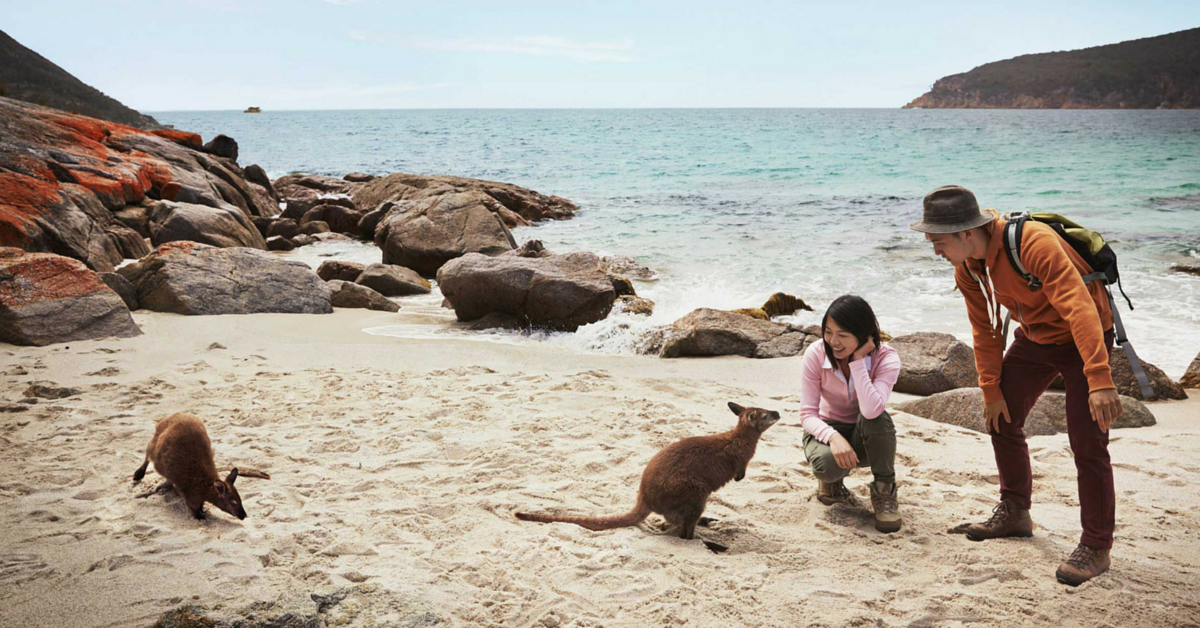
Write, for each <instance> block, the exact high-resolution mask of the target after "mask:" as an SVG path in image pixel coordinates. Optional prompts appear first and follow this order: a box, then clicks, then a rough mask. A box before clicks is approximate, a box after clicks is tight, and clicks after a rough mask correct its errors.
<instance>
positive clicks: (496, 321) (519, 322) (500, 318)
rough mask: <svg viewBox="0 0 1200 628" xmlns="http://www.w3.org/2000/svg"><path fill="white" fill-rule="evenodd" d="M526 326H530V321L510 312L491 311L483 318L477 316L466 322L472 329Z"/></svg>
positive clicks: (483, 329)
mask: <svg viewBox="0 0 1200 628" xmlns="http://www.w3.org/2000/svg"><path fill="white" fill-rule="evenodd" d="M526 327H529V323H526V322H525V319H524V318H521V317H520V316H517V315H516V314H509V313H508V312H489V313H487V314H484V315H483V317H482V318H477V319H475V320H473V321H471V322H469V323H467V324H466V328H467V329H469V330H471V331H485V330H488V329H525V328H526Z"/></svg>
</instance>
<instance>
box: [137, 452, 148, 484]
mask: <svg viewBox="0 0 1200 628" xmlns="http://www.w3.org/2000/svg"><path fill="white" fill-rule="evenodd" d="M149 465H150V459H149V458H147V459H146V460H143V461H142V466H140V467H138V468H137V471H134V472H133V483H134V484H137V483H138V482H141V481H142V478H144V477H146V467H147V466H149Z"/></svg>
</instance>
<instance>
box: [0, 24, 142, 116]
mask: <svg viewBox="0 0 1200 628" xmlns="http://www.w3.org/2000/svg"><path fill="white" fill-rule="evenodd" d="M0 96H4V97H7V98H13V99H16V100H22V101H25V102H28V103H33V104H35V105H41V106H43V107H53V108H54V109H61V110H63V111H67V112H70V113H78V114H82V115H85V116H90V117H93V118H100V119H101V120H108V121H109V122H118V123H120V124H128V125H129V126H132V127H137V128H139V129H159V128H162V125H160V124H159V123H158V121H156V120H155V119H154V118H151V117H150V116H147V115H143V114H141V113H138V112H137V111H134V110H133V109H130V108H129V107H126V106H125V105H123V104H121V103H120V102H118V101H117V100H116V99H114V98H110V97H108V96H106V95H104V93H103V92H101V91H100V90H98V89H96V88H94V87H92V86H90V85H88V84H86V83H84V82H83V81H81V80H79V79H77V78H75V77H74V76H71V74H70V73H69V72H67V71H66V70H64V69H62V68H60V67H58V66H57V65H55V64H54V63H53V62H51V61H49V60H48V59H46V58H45V57H43V56H42V55H40V54H38V53H36V52H34V51H32V50H30V49H29V48H26V47H25V46H22V45H21V44H20V42H18V41H17V40H15V39H13V38H12V37H9V35H8V34H7V33H5V32H4V31H0Z"/></svg>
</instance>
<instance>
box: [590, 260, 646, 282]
mask: <svg viewBox="0 0 1200 628" xmlns="http://www.w3.org/2000/svg"><path fill="white" fill-rule="evenodd" d="M600 268H601V269H602V270H603V271H604V272H606V273H608V274H610V275H620V276H622V277H629V278H631V279H637V280H639V281H652V280H654V279H658V273H656V272H654V271H653V270H650V269H649V268H647V267H646V266H643V265H641V264H640V263H638V261H637V260H635V259H633V258H632V257H628V256H625V255H605V256H604V257H601V258H600Z"/></svg>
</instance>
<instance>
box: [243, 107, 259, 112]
mask: <svg viewBox="0 0 1200 628" xmlns="http://www.w3.org/2000/svg"><path fill="white" fill-rule="evenodd" d="M242 113H262V109H260V108H258V107H246V110H245V111H243V112H242Z"/></svg>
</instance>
